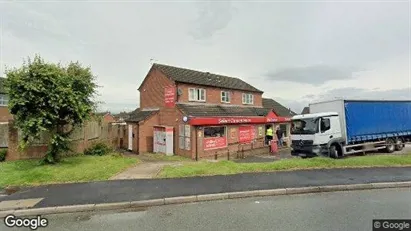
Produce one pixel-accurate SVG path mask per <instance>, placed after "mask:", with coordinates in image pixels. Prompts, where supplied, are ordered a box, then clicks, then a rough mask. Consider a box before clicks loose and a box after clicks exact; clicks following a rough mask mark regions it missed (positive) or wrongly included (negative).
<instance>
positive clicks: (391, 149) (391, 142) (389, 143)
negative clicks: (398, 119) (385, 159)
mask: <svg viewBox="0 0 411 231" xmlns="http://www.w3.org/2000/svg"><path fill="white" fill-rule="evenodd" d="M385 151H387V152H388V153H393V152H394V151H395V142H394V140H393V139H391V138H388V139H387V141H386V146H385Z"/></svg>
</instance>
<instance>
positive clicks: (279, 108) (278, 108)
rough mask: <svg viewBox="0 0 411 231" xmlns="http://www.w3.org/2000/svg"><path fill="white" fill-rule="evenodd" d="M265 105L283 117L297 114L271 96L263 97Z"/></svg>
mask: <svg viewBox="0 0 411 231" xmlns="http://www.w3.org/2000/svg"><path fill="white" fill-rule="evenodd" d="M263 107H264V108H267V109H272V110H274V112H275V114H277V116H281V117H291V116H294V115H296V114H297V113H295V112H293V111H291V109H289V108H286V107H284V106H283V105H281V104H280V103H279V102H277V101H275V100H273V99H269V98H263Z"/></svg>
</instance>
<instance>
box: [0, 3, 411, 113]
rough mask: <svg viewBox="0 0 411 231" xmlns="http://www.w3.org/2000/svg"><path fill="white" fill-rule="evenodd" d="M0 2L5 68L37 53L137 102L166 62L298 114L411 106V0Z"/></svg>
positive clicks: (111, 103) (108, 93) (108, 105)
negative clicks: (224, 80)
mask: <svg viewBox="0 0 411 231" xmlns="http://www.w3.org/2000/svg"><path fill="white" fill-rule="evenodd" d="M39 2H41V1H36V2H34V1H33V2H27V1H26V2H24V3H22V2H17V1H13V2H5V1H0V18H1V26H2V30H1V44H0V45H1V46H0V49H1V51H0V54H1V59H0V61H1V65H0V66H1V69H0V75H1V73H2V72H3V71H4V66H8V67H14V66H19V65H21V63H22V61H23V58H25V57H27V56H34V54H36V53H38V54H40V55H42V56H43V57H44V58H45V59H46V60H48V61H53V62H57V61H61V62H68V61H70V60H78V61H80V62H81V63H83V64H85V65H89V66H91V67H92V70H93V72H94V73H95V74H96V75H97V76H98V78H97V80H98V84H99V85H101V86H102V87H101V88H100V90H99V91H100V94H101V96H100V99H101V100H102V101H104V102H105V105H103V106H102V109H103V110H104V109H108V110H111V111H113V112H118V111H121V110H127V111H129V110H133V109H135V108H136V107H137V106H138V102H139V97H138V96H139V95H138V91H137V87H138V86H139V84H140V83H141V82H142V80H143V79H144V77H145V75H146V74H147V72H148V70H149V68H150V66H151V64H150V59H154V60H155V61H156V62H158V63H163V64H169V65H175V66H180V67H186V68H190V69H196V70H201V71H208V72H213V73H219V74H224V75H229V76H235V77H240V78H242V79H243V80H245V81H247V82H249V83H250V84H252V85H254V86H255V87H257V88H259V89H261V90H263V91H264V92H265V93H264V97H272V98H274V99H277V100H278V101H279V102H280V103H282V104H284V105H285V106H287V107H291V108H292V109H293V110H295V111H296V112H301V109H302V107H303V106H305V105H307V104H308V103H310V102H314V101H319V100H326V99H333V98H336V97H349V98H375V99H411V78H410V3H409V2H408V1H402V2H400V1H397V2H394V1H386V2H382V1H379V2H375V1H374V2H364V1H362V2H359V1H358V2H353V1H346V2H343V1H338V2H331V1H315V2H313V1H310V2H309V1H306V2H304V1H298V2H280V1H279V2H269V1H264V2H263V1H260V2H247V1H231V2H229V1H225V2H223V1H221V2H211V1H197V2H196V1H162V2H155V3H152V2H149V1H144V2H143V1H70V2H60V1H47V2H46V1H43V2H41V3H39Z"/></svg>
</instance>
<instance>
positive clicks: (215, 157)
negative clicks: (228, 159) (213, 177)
mask: <svg viewBox="0 0 411 231" xmlns="http://www.w3.org/2000/svg"><path fill="white" fill-rule="evenodd" d="M214 160H217V152H215V153H214Z"/></svg>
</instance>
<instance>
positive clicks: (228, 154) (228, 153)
mask: <svg viewBox="0 0 411 231" xmlns="http://www.w3.org/2000/svg"><path fill="white" fill-rule="evenodd" d="M227 160H230V149H227Z"/></svg>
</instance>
